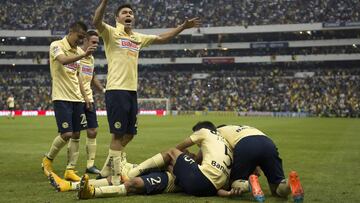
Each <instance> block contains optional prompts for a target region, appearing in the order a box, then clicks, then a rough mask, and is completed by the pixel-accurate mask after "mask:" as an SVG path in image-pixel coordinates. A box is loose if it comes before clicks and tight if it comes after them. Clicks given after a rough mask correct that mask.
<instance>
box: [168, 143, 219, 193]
mask: <svg viewBox="0 0 360 203" xmlns="http://www.w3.org/2000/svg"><path fill="white" fill-rule="evenodd" d="M176 150H177V149H175V150H173V151H172V152H171V153H170V156H171V157H173V158H172V161H171V163H173V164H174V170H173V173H174V176H175V177H176V179H175V183H176V185H178V186H179V187H180V188H181V189H182V190H183V191H184V192H185V193H187V194H190V195H195V196H214V195H216V194H217V189H216V188H215V186H214V185H213V184H212V183H211V181H210V180H209V179H208V178H207V177H206V176H205V175H204V174H203V173H202V172H201V170H200V169H199V166H198V164H197V163H196V162H195V160H194V159H192V158H191V157H190V156H189V155H186V154H184V153H181V152H180V151H176ZM179 152H180V154H179ZM176 156H177V158H176V159H175V161H173V159H174V158H175V157H176Z"/></svg>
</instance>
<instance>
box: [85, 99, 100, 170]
mask: <svg viewBox="0 0 360 203" xmlns="http://www.w3.org/2000/svg"><path fill="white" fill-rule="evenodd" d="M92 106H93V108H92V109H91V110H88V109H85V115H86V120H87V127H88V128H87V130H86V133H87V137H86V155H87V161H86V173H92V174H99V173H100V170H99V169H98V168H97V167H96V166H95V164H94V163H95V156H96V136H97V128H98V126H99V125H98V122H97V116H96V108H95V105H94V103H93V104H92Z"/></svg>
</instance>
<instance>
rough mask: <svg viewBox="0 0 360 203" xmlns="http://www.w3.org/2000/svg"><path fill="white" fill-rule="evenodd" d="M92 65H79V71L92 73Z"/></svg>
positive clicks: (86, 73) (87, 73)
mask: <svg viewBox="0 0 360 203" xmlns="http://www.w3.org/2000/svg"><path fill="white" fill-rule="evenodd" d="M93 72H94V67H91V66H87V65H82V66H81V73H82V74H84V75H93Z"/></svg>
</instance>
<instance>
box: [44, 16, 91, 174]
mask: <svg viewBox="0 0 360 203" xmlns="http://www.w3.org/2000/svg"><path fill="white" fill-rule="evenodd" d="M86 31H87V26H86V25H85V24H84V23H83V22H75V23H73V24H71V25H70V29H69V33H68V35H66V36H65V37H64V38H63V39H61V40H57V41H54V42H52V43H51V45H50V54H49V55H50V72H51V77H52V101H53V103H54V112H55V118H56V123H57V126H58V132H59V135H58V136H56V137H55V139H54V140H53V142H52V144H51V147H50V150H49V152H48V153H47V154H45V156H44V158H43V160H42V168H43V171H44V174H45V175H46V176H48V175H49V173H50V172H51V171H53V168H52V161H53V160H54V158H55V157H56V155H57V154H58V152H59V151H60V150H61V149H62V148H63V147H64V146H65V145H66V144H67V143H68V142H69V143H68V165H67V167H66V170H65V175H64V178H65V179H67V180H72V181H79V180H80V177H79V176H77V175H76V173H75V170H74V169H75V165H76V160H77V157H78V155H79V147H78V144H79V137H80V130H81V128H83V127H86V124H87V122H86V116H85V113H84V103H83V101H84V98H85V97H86V95H82V94H81V91H80V88H81V86H82V81H81V77H80V76H79V72H80V66H79V60H80V59H82V58H84V57H87V56H90V55H91V54H92V52H93V51H94V50H95V49H96V45H91V46H89V47H88V48H87V49H86V51H85V52H84V51H82V50H81V48H80V47H78V45H80V44H82V41H83V39H84V38H85V37H86ZM82 88H83V87H82ZM86 105H87V106H89V105H90V104H89V101H86Z"/></svg>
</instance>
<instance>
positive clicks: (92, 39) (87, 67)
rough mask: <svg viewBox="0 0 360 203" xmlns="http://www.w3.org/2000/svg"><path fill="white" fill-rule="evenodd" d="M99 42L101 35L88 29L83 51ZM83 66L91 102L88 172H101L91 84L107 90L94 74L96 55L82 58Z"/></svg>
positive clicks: (84, 82)
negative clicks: (98, 161) (97, 154)
mask: <svg viewBox="0 0 360 203" xmlns="http://www.w3.org/2000/svg"><path fill="white" fill-rule="evenodd" d="M98 44H99V35H98V33H97V32H96V31H94V30H89V31H87V34H86V38H84V43H83V45H82V46H81V49H82V50H83V51H86V50H87V48H89V47H90V46H98ZM80 66H81V78H82V81H83V86H84V90H83V91H85V92H83V93H82V94H83V95H86V98H84V100H85V101H88V102H87V103H89V104H90V106H88V107H87V108H85V115H86V121H87V130H86V132H87V139H86V152H87V163H86V173H92V174H100V170H99V169H98V168H97V167H96V166H95V165H94V162H95V155H96V135H97V128H98V126H99V125H98V122H97V116H96V109H95V104H94V99H93V91H92V89H91V84H93V85H94V86H95V87H96V88H97V89H98V90H99V91H101V92H105V89H104V87H103V86H102V85H101V83H100V81H99V80H98V79H97V78H96V76H95V75H94V74H95V73H94V68H95V59H94V56H92V55H89V56H86V57H84V58H82V59H81V60H80Z"/></svg>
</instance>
